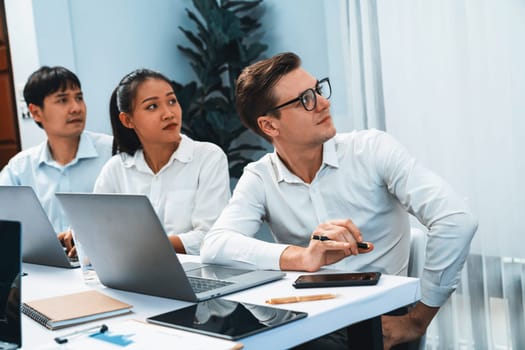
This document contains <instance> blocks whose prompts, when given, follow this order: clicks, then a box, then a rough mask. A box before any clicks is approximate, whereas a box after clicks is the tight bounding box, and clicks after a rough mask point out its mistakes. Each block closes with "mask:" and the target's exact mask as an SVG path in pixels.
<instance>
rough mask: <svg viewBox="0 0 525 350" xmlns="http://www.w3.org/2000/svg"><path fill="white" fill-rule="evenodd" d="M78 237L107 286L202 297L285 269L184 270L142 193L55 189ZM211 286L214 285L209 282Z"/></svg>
mask: <svg viewBox="0 0 525 350" xmlns="http://www.w3.org/2000/svg"><path fill="white" fill-rule="evenodd" d="M56 196H57V198H58V200H59V202H60V203H61V204H62V207H63V208H64V210H65V212H66V214H67V215H68V218H69V221H70V222H71V225H72V228H73V230H74V232H75V238H76V239H78V240H79V243H81V244H82V249H83V250H84V252H85V253H86V255H87V256H89V258H90V260H91V263H92V264H93V267H94V268H95V270H96V272H97V275H98V278H99V280H100V281H101V282H102V283H103V284H104V285H106V286H108V287H111V288H116V289H122V290H126V291H131V292H137V293H143V294H149V295H156V296H161V297H166V298H173V299H180V300H186V301H201V300H206V299H210V298H214V297H218V296H221V295H224V294H228V293H233V292H236V291H239V290H242V289H246V288H250V287H253V286H256V285H260V284H263V283H266V282H270V281H274V280H277V279H280V278H282V277H283V276H284V275H285V274H284V273H283V272H281V271H263V270H242V269H235V268H229V267H225V266H218V265H201V264H191V265H190V267H188V268H187V269H186V271H185V269H184V267H183V266H182V264H181V263H180V261H179V259H178V258H177V254H176V253H175V250H174V249H173V247H172V245H171V243H170V241H169V239H168V236H167V235H166V232H165V231H164V228H163V226H162V224H161V222H160V220H159V218H158V216H157V214H156V213H155V210H154V209H153V207H152V205H151V203H150V201H149V199H148V198H147V197H146V196H143V195H130V194H92V193H57V194H56ZM209 285H212V286H209Z"/></svg>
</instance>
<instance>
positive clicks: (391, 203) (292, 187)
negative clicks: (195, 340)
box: [201, 130, 477, 306]
mask: <svg viewBox="0 0 525 350" xmlns="http://www.w3.org/2000/svg"><path fill="white" fill-rule="evenodd" d="M408 213H410V214H413V215H415V216H416V217H417V219H418V220H419V221H420V222H421V223H423V224H424V225H425V226H426V227H427V228H428V229H429V235H428V244H427V249H426V261H425V266H424V272H423V276H422V301H423V302H424V303H425V304H427V305H429V306H441V305H442V304H443V303H444V302H445V301H446V299H447V298H448V296H449V295H450V294H451V293H452V291H453V290H454V289H455V287H456V285H457V282H458V279H459V274H460V270H461V268H462V266H463V263H464V261H465V258H466V256H467V253H468V250H469V247H470V241H471V239H472V237H473V235H474V232H475V230H476V227H477V221H476V219H475V218H474V217H473V216H472V215H471V214H470V211H469V209H468V206H467V204H466V203H465V201H464V200H463V198H462V197H460V196H458V195H457V194H456V193H455V192H454V191H453V190H452V189H451V188H450V187H449V186H448V185H447V184H446V183H445V182H444V181H443V180H442V179H441V178H439V177H438V176H436V175H435V174H433V173H432V172H431V171H429V170H427V169H426V168H424V167H423V166H422V165H421V164H419V163H418V162H417V161H416V160H415V159H414V158H413V157H411V156H410V155H409V154H408V153H407V151H406V150H405V149H404V148H403V147H402V146H401V145H400V144H399V143H398V142H397V141H396V140H394V139H393V138H392V137H391V136H389V135H388V134H386V133H384V132H380V131H377V130H365V131H354V132H352V133H345V134H337V135H336V136H335V137H334V138H332V139H331V140H329V141H327V142H326V143H325V144H324V147H323V163H322V165H321V167H320V169H319V171H318V172H317V174H316V176H315V178H314V179H313V181H312V183H310V184H307V183H305V182H303V181H302V180H301V179H300V178H298V177H297V176H295V175H294V174H292V173H291V172H290V171H289V170H288V168H287V167H286V166H285V165H284V164H283V162H282V161H281V160H280V159H279V157H278V156H277V154H276V153H275V152H274V153H271V154H267V155H265V156H264V157H263V158H261V159H260V160H259V161H257V162H254V163H251V164H249V165H248V166H247V167H246V168H245V170H244V173H243V175H242V177H241V178H240V180H239V182H238V184H237V186H236V188H235V190H234V194H233V196H232V199H231V201H230V203H229V205H228V206H227V207H226V208H225V210H224V211H223V213H222V214H221V216H220V217H219V219H218V220H217V222H216V223H215V225H214V226H213V227H212V229H211V230H210V232H209V233H208V235H207V236H206V238H205V242H204V244H203V247H202V250H201V255H202V257H203V261H204V262H208V263H219V264H228V265H232V264H233V265H237V266H246V265H248V266H251V267H252V268H260V269H279V259H280V256H281V254H282V252H283V250H284V249H285V248H286V247H287V246H288V245H289V244H293V245H298V246H303V247H306V246H308V244H309V239H310V236H311V234H312V232H313V231H314V229H315V228H316V227H317V226H318V225H319V224H320V223H323V222H326V221H328V220H333V219H351V220H352V221H353V222H354V223H355V224H356V225H357V227H359V229H360V230H361V233H362V235H363V239H364V240H365V241H370V242H372V243H373V244H374V246H375V249H374V250H373V251H372V252H370V253H367V254H360V255H358V256H350V257H347V258H345V259H344V260H342V261H340V262H338V263H337V264H334V265H332V266H331V267H333V268H337V269H343V270H347V271H359V270H361V271H363V270H368V271H371V270H377V271H382V272H384V273H387V274H399V275H406V272H407V266H408V256H409V244H410V224H409V216H408ZM263 220H264V221H266V222H267V223H268V225H269V226H270V229H271V231H272V235H273V236H274V239H275V241H276V243H268V242H263V241H260V240H257V239H255V238H253V236H254V235H255V233H256V232H257V231H258V229H259V227H260V225H261V222H262V221H263Z"/></svg>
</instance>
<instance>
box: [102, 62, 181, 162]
mask: <svg viewBox="0 0 525 350" xmlns="http://www.w3.org/2000/svg"><path fill="white" fill-rule="evenodd" d="M148 79H157V80H163V81H165V82H167V83H168V84H170V86H172V82H171V80H169V79H168V78H167V77H166V76H164V75H163V74H161V73H159V72H156V71H153V70H150V69H144V68H142V69H136V70H134V71H132V72H131V73H129V74H127V75H125V76H124V78H122V80H121V81H120V83H119V84H118V86H117V87H116V88H115V90H113V93H112V94H111V98H110V100H109V118H110V121H111V129H112V130H113V149H112V153H113V154H114V155H115V154H117V153H120V152H125V153H127V154H129V155H133V154H135V152H136V151H137V150H138V149H141V148H142V143H140V140H139V137H138V136H137V133H136V132H135V130H133V129H130V128H127V127H125V126H124V125H122V123H121V121H120V118H119V114H120V113H121V112H124V113H131V112H132V111H133V108H134V107H135V105H134V100H135V97H136V96H137V90H138V87H139V86H140V85H141V84H142V83H143V82H145V81H146V80H148Z"/></svg>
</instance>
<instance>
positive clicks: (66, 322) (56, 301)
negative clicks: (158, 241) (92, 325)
mask: <svg viewBox="0 0 525 350" xmlns="http://www.w3.org/2000/svg"><path fill="white" fill-rule="evenodd" d="M131 308H132V305H129V304H126V303H123V302H121V301H119V300H117V299H114V298H112V297H109V296H107V295H105V294H103V293H100V292H98V291H96V290H90V291H86V292H79V293H73V294H67V295H60V296H56V297H51V298H44V299H39V300H33V301H29V302H25V303H24V307H23V308H22V311H23V312H24V313H25V314H26V315H28V316H29V317H31V318H33V319H34V320H35V321H37V322H38V323H40V324H42V325H44V326H46V327H47V328H50V329H56V328H62V327H66V326H70V325H74V324H78V323H82V322H88V321H92V320H95V319H100V318H105V317H110V316H115V315H120V314H123V313H127V312H131Z"/></svg>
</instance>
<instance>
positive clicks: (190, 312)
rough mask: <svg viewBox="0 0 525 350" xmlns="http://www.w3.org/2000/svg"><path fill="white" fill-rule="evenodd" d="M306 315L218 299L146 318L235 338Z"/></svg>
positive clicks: (180, 327)
mask: <svg viewBox="0 0 525 350" xmlns="http://www.w3.org/2000/svg"><path fill="white" fill-rule="evenodd" d="M307 315H308V314H307V313H306V312H300V311H292V310H284V309H278V308H274V307H270V306H262V305H254V304H248V303H241V302H236V301H231V300H226V299H221V298H217V299H211V300H207V301H202V302H200V303H197V304H195V305H192V306H189V307H185V308H183V309H179V310H174V311H170V312H167V313H164V314H160V315H156V316H153V317H149V318H148V319H147V321H148V322H150V323H155V324H159V325H163V326H168V327H173V328H179V329H184V330H187V331H192V332H197V333H203V334H206V335H211V336H215V337H219V338H225V339H232V340H236V339H239V338H243V337H247V336H249V335H253V334H256V333H259V332H263V331H265V330H267V329H270V328H274V327H278V326H281V325H283V324H286V323H289V322H292V321H295V320H298V319H300V318H303V317H306V316H307Z"/></svg>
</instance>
